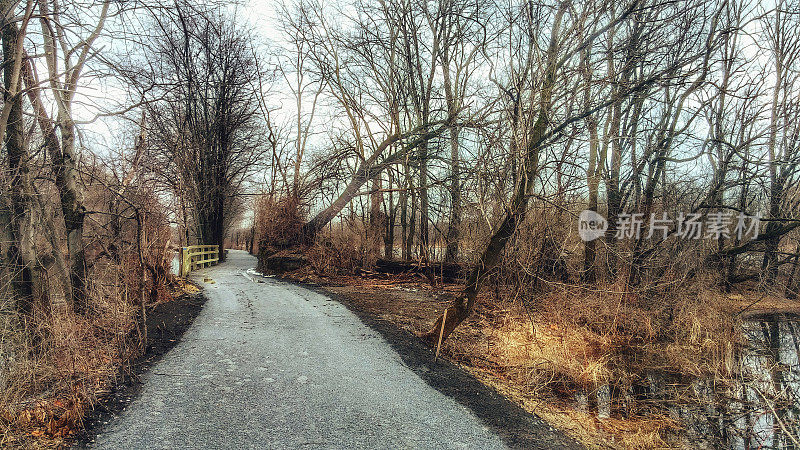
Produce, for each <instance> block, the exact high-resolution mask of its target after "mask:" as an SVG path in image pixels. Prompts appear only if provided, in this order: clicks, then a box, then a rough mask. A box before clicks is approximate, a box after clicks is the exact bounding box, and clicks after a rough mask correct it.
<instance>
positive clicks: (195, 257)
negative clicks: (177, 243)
mask: <svg viewBox="0 0 800 450" xmlns="http://www.w3.org/2000/svg"><path fill="white" fill-rule="evenodd" d="M179 260H180V269H179V272H180V276H181V277H185V276H187V275H189V272H191V271H193V270H196V269H202V268H204V267H208V266H211V265H214V264H216V263H217V262H219V246H218V245H190V246H189V247H182V248H181V250H180V258H179Z"/></svg>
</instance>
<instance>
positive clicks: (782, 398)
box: [731, 316, 800, 449]
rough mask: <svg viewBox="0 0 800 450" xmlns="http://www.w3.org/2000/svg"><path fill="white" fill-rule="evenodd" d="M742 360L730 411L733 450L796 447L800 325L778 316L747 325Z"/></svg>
mask: <svg viewBox="0 0 800 450" xmlns="http://www.w3.org/2000/svg"><path fill="white" fill-rule="evenodd" d="M745 334H746V335H747V338H748V341H749V343H750V348H749V349H748V351H747V352H746V353H745V354H744V355H743V358H742V361H741V365H740V367H741V374H740V380H739V381H740V382H739V384H740V385H739V386H738V389H737V390H738V392H737V394H738V396H736V397H737V398H736V400H738V401H732V402H731V404H732V406H734V407H736V408H732V409H733V411H732V412H734V413H736V412H737V411H735V409H737V408H738V409H740V411H738V413H739V414H738V417H733V419H734V420H733V424H732V427H731V428H732V430H731V431H732V433H731V434H732V437H733V439H731V443H732V444H733V445H732V447H733V448H737V449H750V448H797V447H798V445H799V444H798V440H800V322H797V321H794V320H785V319H783V318H781V317H779V316H772V317H764V318H762V320H759V321H750V322H746V323H745Z"/></svg>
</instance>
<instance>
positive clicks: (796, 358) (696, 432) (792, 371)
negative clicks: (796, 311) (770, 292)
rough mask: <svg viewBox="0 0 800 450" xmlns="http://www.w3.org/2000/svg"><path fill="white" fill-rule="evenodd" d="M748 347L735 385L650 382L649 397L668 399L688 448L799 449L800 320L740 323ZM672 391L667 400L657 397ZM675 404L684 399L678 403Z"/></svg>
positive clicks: (709, 381) (770, 318)
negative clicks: (680, 425) (681, 426)
mask: <svg viewBox="0 0 800 450" xmlns="http://www.w3.org/2000/svg"><path fill="white" fill-rule="evenodd" d="M744 334H745V337H746V338H747V345H746V347H745V348H744V351H743V352H741V354H740V355H739V357H738V358H737V359H736V361H735V363H734V365H735V366H737V367H736V368H733V369H734V372H736V373H737V377H736V380H733V382H723V381H721V380H715V379H713V378H705V379H695V380H694V381H688V382H679V381H676V382H675V383H674V384H671V383H665V382H664V381H663V380H662V382H660V383H654V381H653V380H659V377H657V376H651V377H650V378H652V379H651V380H650V386H651V387H650V389H649V391H650V398H670V399H672V400H671V401H668V404H671V406H670V407H669V408H668V409H669V411H670V415H671V416H672V418H673V419H675V420H677V421H678V422H679V423H682V424H683V425H684V426H685V432H686V435H685V438H687V439H688V441H687V442H684V444H685V445H686V446H687V447H690V448H732V449H741V450H751V449H762V448H773V449H798V448H800V443H798V441H800V321H797V320H785V319H784V318H782V317H781V316H767V317H761V318H759V320H756V321H748V322H745V324H744ZM667 390H671V393H670V395H667V396H663V395H658V393H659V392H665V391H667ZM675 399H683V400H682V401H681V400H678V401H677V402H676V401H675Z"/></svg>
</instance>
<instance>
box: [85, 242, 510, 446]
mask: <svg viewBox="0 0 800 450" xmlns="http://www.w3.org/2000/svg"><path fill="white" fill-rule="evenodd" d="M254 265H255V258H253V257H251V256H250V255H248V254H246V253H245V252H237V251H230V254H229V258H228V261H227V262H226V263H224V264H221V265H219V266H216V267H212V268H208V269H205V270H202V271H198V272H197V273H195V274H194V276H195V277H197V280H198V281H199V282H201V284H203V286H204V287H205V292H206V296H207V298H208V301H207V302H206V304H205V307H204V309H203V311H202V312H201V313H200V315H199V316H198V317H197V319H196V320H195V322H194V324H193V325H192V327H191V328H190V329H189V330H188V331H187V332H186V334H185V335H184V338H183V340H182V342H181V343H180V344H178V345H177V346H176V347H175V348H174V349H172V350H171V351H170V352H169V353H167V354H166V355H165V356H164V358H163V359H162V360H161V361H159V362H158V363H157V364H156V365H155V366H153V367H152V368H151V369H150V371H149V372H148V373H147V374H146V375H145V377H144V387H143V389H142V392H141V395H140V396H139V397H138V398H137V399H136V400H134V401H133V402H132V404H131V405H130V406H129V407H127V408H126V409H125V410H124V411H123V412H122V413H121V414H120V416H119V417H117V418H115V419H114V420H113V421H112V422H111V423H110V424H109V425H108V426H107V427H106V428H105V430H104V431H103V432H102V433H101V434H100V435H99V436H98V437H97V439H96V441H95V444H94V445H95V446H97V447H99V448H125V449H132V448H304V447H313V448H426V449H428V448H480V449H491V448H504V444H503V441H501V440H500V438H499V437H498V436H497V435H496V434H494V433H493V432H492V431H491V430H490V429H489V428H488V427H486V426H485V425H484V424H483V423H482V422H481V421H480V420H479V419H478V418H477V417H475V415H473V414H472V413H471V412H470V411H469V410H468V409H467V408H465V407H463V406H461V405H460V404H459V403H457V402H456V401H454V400H453V399H451V398H450V397H447V396H445V395H443V394H441V393H440V392H438V391H437V390H435V389H433V388H431V387H430V386H428V385H427V384H426V383H425V382H424V381H422V380H421V379H420V378H419V377H418V376H417V375H416V374H415V373H414V372H412V371H411V370H410V369H408V368H407V367H406V366H405V365H404V364H403V361H402V360H401V359H400V357H399V356H398V354H397V353H395V352H394V351H393V350H392V349H391V347H390V346H389V345H388V344H387V343H386V342H385V341H383V339H382V338H381V337H380V336H379V335H378V334H377V333H375V332H374V331H372V330H371V329H369V328H368V327H366V326H365V325H363V324H362V323H361V322H360V321H359V319H358V318H357V317H356V316H354V315H353V314H352V313H351V312H349V311H348V310H347V309H346V308H345V307H344V306H342V305H341V304H339V303H337V302H335V301H332V300H330V299H328V298H326V297H325V296H323V295H321V294H318V293H315V292H312V291H309V290H307V289H303V288H300V287H297V286H294V285H291V284H287V283H282V282H279V281H275V280H271V279H268V278H267V279H265V278H262V277H257V276H256V277H254V276H252V275H250V274H248V273H247V270H248V269H251V268H252V267H253V266H254ZM203 277H208V278H211V279H213V280H214V283H213V284H211V283H203Z"/></svg>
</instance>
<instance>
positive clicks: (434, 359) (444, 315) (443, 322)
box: [433, 308, 447, 362]
mask: <svg viewBox="0 0 800 450" xmlns="http://www.w3.org/2000/svg"><path fill="white" fill-rule="evenodd" d="M445 323H447V308H445V309H444V314H442V328H440V329H439V343H438V344H436V356H434V358H433V361H434V362H436V360H437V359H439V349H441V348H442V336H443V335H444V324H445Z"/></svg>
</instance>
